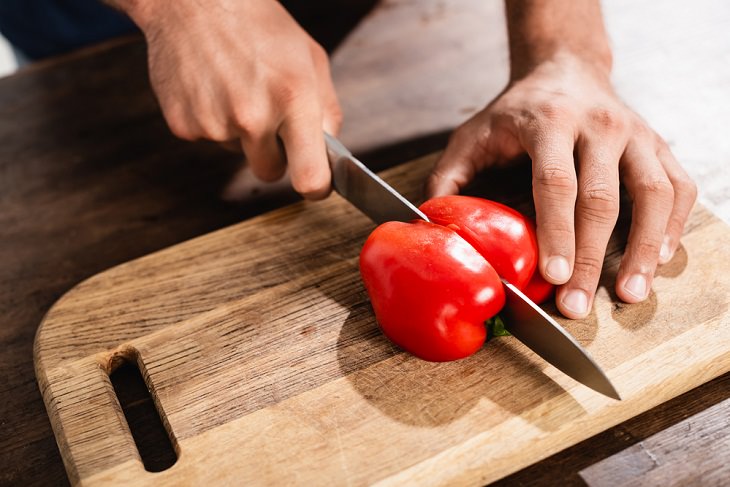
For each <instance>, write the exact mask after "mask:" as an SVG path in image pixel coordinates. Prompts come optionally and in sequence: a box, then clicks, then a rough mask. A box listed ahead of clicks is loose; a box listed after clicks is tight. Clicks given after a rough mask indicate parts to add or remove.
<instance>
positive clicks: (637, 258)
mask: <svg viewBox="0 0 730 487" xmlns="http://www.w3.org/2000/svg"><path fill="white" fill-rule="evenodd" d="M510 3H511V2H508V6H509V4H510ZM537 3H539V2H537ZM575 4H584V2H576V3H575ZM552 5H554V6H555V7H558V8H559V6H557V5H555V4H554V3H553V4H552ZM599 19H600V16H599ZM523 20H524V18H523ZM574 25H575V24H574ZM533 27H534V26H533ZM522 47H523V48H524V46H522ZM518 50H519V49H518ZM513 56H514V50H513ZM526 58H531V59H530V60H529V61H528V63H527V64H528V66H529V67H525V65H524V64H522V65H516V64H515V63H516V60H513V79H512V81H511V82H510V85H509V86H508V87H507V89H506V90H505V91H504V92H503V93H502V94H501V95H500V96H499V97H498V98H497V99H496V100H494V101H493V102H492V103H490V104H489V105H488V106H487V107H486V108H485V109H484V110H483V111H481V112H480V113H478V114H477V115H475V116H474V117H473V118H471V119H470V120H468V121H467V122H466V123H464V124H463V125H462V126H461V127H459V128H458V129H457V130H456V131H455V132H454V134H453V135H452V137H451V140H450V142H449V145H448V147H447V149H446V151H445V152H444V154H443V156H442V157H441V159H440V160H439V161H438V163H437V165H436V167H435V169H434V171H433V173H432V175H431V178H430V180H429V182H428V186H427V193H428V195H429V196H436V195H443V194H453V193H457V192H458V191H459V190H460V189H461V188H462V187H463V186H464V185H465V184H467V183H468V182H469V181H470V180H471V179H472V178H473V176H474V174H475V172H477V171H479V170H481V169H484V168H485V167H488V166H490V165H495V164H503V163H505V162H507V161H510V160H512V159H514V158H516V157H517V156H519V155H520V154H524V153H527V154H528V155H529V156H530V158H531V159H532V170H533V196H534V200H535V209H536V215H537V216H536V218H537V234H538V243H539V247H540V261H539V269H540V272H541V273H542V275H543V277H545V279H547V280H548V281H550V282H552V283H554V284H564V285H563V286H561V288H560V289H559V290H558V292H557V295H556V301H557V305H558V308H559V309H560V311H561V312H562V313H563V314H564V315H565V316H567V317H570V318H581V317H584V316H586V315H587V314H588V312H589V310H590V308H591V305H592V302H593V297H594V294H595V290H596V287H597V285H598V279H599V276H600V273H601V267H602V265H603V258H604V255H605V251H606V246H607V243H608V239H609V236H610V234H611V231H612V230H613V227H614V225H615V223H616V218H617V216H618V210H619V181H623V183H624V185H625V186H626V189H627V190H628V192H629V194H630V196H631V197H632V199H633V202H634V207H633V221H632V226H631V230H630V233H629V240H628V244H627V248H626V253H625V254H624V257H623V259H622V261H621V266H620V269H619V272H618V275H617V278H616V279H617V281H616V293H617V294H618V296H619V297H620V298H621V299H622V300H624V301H626V302H638V301H642V300H643V299H645V298H646V297H647V296H648V294H649V290H650V289H651V283H652V279H653V276H654V271H655V269H656V265H657V262H662V263H663V262H667V261H668V260H669V259H670V258H671V257H672V255H673V253H674V252H675V250H676V248H677V246H678V244H679V238H680V236H681V234H682V230H683V228H684V224H685V221H686V220H687V217H688V215H689V212H690V210H691V209H692V206H693V204H694V201H695V198H696V188H695V185H694V183H693V182H692V181H691V180H690V179H689V177H688V176H687V174H686V173H685V171H684V170H683V169H682V168H681V167H680V165H679V164H678V163H677V161H676V159H675V158H674V156H673V155H672V153H671V151H670V150H669V148H668V147H667V144H666V142H664V140H662V138H661V137H659V136H658V135H657V134H656V133H655V132H654V131H653V130H651V129H650V128H649V127H648V126H647V125H646V123H645V122H644V121H643V120H642V119H641V118H640V117H639V116H638V115H636V114H635V113H634V112H633V111H631V110H630V109H629V108H627V107H626V106H625V105H624V104H623V103H622V102H621V101H620V100H619V99H618V98H617V96H616V95H615V93H614V92H613V89H612V88H611V84H610V82H609V71H610V67H608V68H607V66H606V65H602V64H601V63H599V62H596V61H595V60H586V57H585V56H581V55H574V54H573V53H570V52H569V51H563V52H550V53H549V54H548V55H546V56H543V55H542V54H540V53H538V55H537V56H535V53H534V52H531V53H529V55H528V56H526ZM534 58H541V59H539V61H537V62H534ZM524 59H525V58H523V60H524ZM609 64H610V63H609Z"/></svg>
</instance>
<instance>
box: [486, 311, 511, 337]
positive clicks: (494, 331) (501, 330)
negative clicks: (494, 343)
mask: <svg viewBox="0 0 730 487" xmlns="http://www.w3.org/2000/svg"><path fill="white" fill-rule="evenodd" d="M484 325H485V326H486V327H487V341H489V340H491V339H492V338H494V337H506V336H511V333H510V332H508V331H507V328H506V327H505V326H504V321H502V317H501V316H499V315H494V316H492V317H491V318H489V319H488V320H487V321H485V322H484Z"/></svg>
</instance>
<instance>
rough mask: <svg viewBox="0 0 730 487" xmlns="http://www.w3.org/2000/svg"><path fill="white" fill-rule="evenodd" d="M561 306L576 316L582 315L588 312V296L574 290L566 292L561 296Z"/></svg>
mask: <svg viewBox="0 0 730 487" xmlns="http://www.w3.org/2000/svg"><path fill="white" fill-rule="evenodd" d="M563 306H565V307H566V308H567V309H568V310H569V311H572V312H573V313H575V314H577V315H584V314H585V313H586V311H587V310H588V296H587V295H586V293H584V292H583V291H578V290H576V289H574V290H572V291H568V292H567V293H565V296H563Z"/></svg>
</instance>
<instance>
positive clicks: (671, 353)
mask: <svg viewBox="0 0 730 487" xmlns="http://www.w3.org/2000/svg"><path fill="white" fill-rule="evenodd" d="M433 160H434V158H433V157H428V158H425V159H423V160H418V161H415V162H413V163H409V164H407V165H403V166H399V167H397V168H395V169H392V170H389V171H388V172H387V173H386V178H387V179H388V180H390V181H392V182H393V183H394V185H395V186H396V187H397V188H398V189H400V190H401V191H403V192H404V193H405V194H406V195H407V196H408V197H410V198H412V199H414V200H417V199H418V198H419V195H420V187H421V184H422V181H423V179H424V177H425V175H426V173H427V171H428V168H429V167H430V165H431V164H432V162H433ZM490 177H491V178H492V180H490V181H489V182H485V181H481V182H480V183H478V184H476V185H475V187H474V188H473V189H472V194H482V195H486V196H490V197H493V198H498V197H499V196H500V195H499V194H497V193H493V192H490V191H491V188H500V190H503V191H504V193H505V194H510V193H511V192H512V188H510V185H514V186H515V187H523V188H524V187H525V186H524V181H521V180H520V178H524V177H529V172H526V171H522V172H520V171H513V172H510V173H506V174H505V175H503V180H502V181H495V180H494V178H495V177H496V176H494V175H492V176H490ZM495 183H497V184H495ZM512 194H514V193H512ZM503 201H504V200H503ZM506 201H508V202H511V203H512V204H516V206H518V207H520V208H523V209H525V208H529V203H527V201H526V199H523V200H511V201H510V200H506ZM620 222H621V223H620V226H621V228H622V229H623V230H620V231H619V232H617V234H616V235H615V238H614V240H613V241H612V243H611V246H610V248H609V254H608V257H607V262H606V272H605V275H604V281H603V284H604V285H609V287H602V288H601V289H600V290H599V292H598V295H597V299H596V304H595V309H594V311H593V313H592V314H591V315H590V317H589V318H588V319H587V320H583V321H572V322H568V321H563V322H564V323H565V325H566V327H567V329H568V330H569V331H570V332H571V333H573V334H574V335H575V336H576V338H577V339H578V340H579V341H580V342H581V343H582V344H583V345H585V346H586V347H587V348H588V350H589V351H590V352H591V353H592V354H593V356H594V357H595V358H596V360H597V361H598V362H599V363H600V364H601V365H602V366H603V367H604V368H605V370H606V371H607V373H608V375H609V377H610V378H611V379H612V381H613V382H614V384H615V385H616V387H617V389H618V391H619V392H620V393H621V395H622V397H624V401H622V402H616V401H613V400H610V399H608V398H606V397H603V396H601V395H599V394H597V393H595V392H593V391H591V390H589V389H587V388H585V387H584V386H581V385H579V384H577V383H575V382H573V381H572V380H571V379H569V378H567V377H565V376H563V375H562V374H560V373H559V372H558V371H556V370H555V369H554V368H552V367H551V366H548V365H546V364H545V363H543V362H542V361H541V360H539V359H538V358H537V357H536V356H534V355H533V354H532V353H531V352H529V351H528V350H526V349H525V348H524V347H523V346H521V345H520V344H519V343H517V342H516V341H515V340H514V339H509V338H507V339H499V340H496V341H494V342H492V343H490V344H488V345H487V346H486V347H485V348H484V349H483V350H482V351H480V352H479V353H477V354H475V355H474V356H472V357H470V358H468V359H465V360H462V361H458V362H452V363H444V364H432V363H428V362H423V361H420V360H418V359H415V358H413V357H410V356H408V355H405V354H403V353H401V352H399V351H398V350H396V349H394V348H393V346H391V345H390V344H389V343H388V342H387V340H386V339H385V338H383V336H382V335H381V334H380V332H379V331H378V329H377V326H376V324H375V321H374V317H373V314H372V312H371V309H370V307H369V304H368V301H367V296H366V294H365V292H364V290H363V287H362V285H361V283H360V279H359V274H358V270H357V256H358V253H359V249H360V246H361V245H362V242H363V241H364V239H365V237H366V236H367V234H368V233H369V231H371V230H372V228H373V227H372V224H371V223H370V222H369V221H368V220H367V219H366V218H365V217H364V216H362V215H360V214H359V213H358V212H357V211H356V210H354V209H353V208H351V207H350V206H349V205H348V204H347V203H346V202H345V201H343V200H341V199H340V198H339V197H336V196H335V197H332V198H331V199H329V200H327V201H325V202H322V203H317V204H309V203H298V204H295V205H293V206H290V207H286V208H283V209H281V210H277V211H275V212H272V213H269V214H265V215H262V216H260V217H257V218H254V219H252V220H249V221H246V222H243V223H240V224H237V225H234V226H232V227H229V228H226V229H223V230H219V231H217V232H214V233H212V234H209V235H206V236H203V237H200V238H197V239H194V240H191V241H189V242H186V243H183V244H180V245H177V246H175V247H172V248H170V249H167V250H163V251H161V252H157V253H155V254H152V255H150V256H147V257H144V258H141V259H138V260H135V261H132V262H129V263H127V264H124V265H121V266H118V267H116V268H113V269H111V270H109V271H107V272H104V273H102V274H99V275H97V276H95V277H92V278H91V279H89V280H87V281H85V282H83V283H81V284H80V285H79V286H77V287H76V288H74V289H73V290H72V291H70V292H69V293H67V294H66V295H65V296H64V297H63V298H62V299H61V300H60V301H59V302H58V303H56V304H55V305H54V307H53V308H52V309H51V311H50V312H49V313H48V315H47V316H46V318H45V320H44V322H43V324H42V326H41V328H40V329H39V331H38V335H37V338H36V344H35V360H36V373H37V376H38V379H39V383H40V388H41V391H42V393H43V398H44V401H45V403H46V406H47V408H48V412H49V415H50V418H51V423H52V425H53V428H54V431H55V434H56V437H57V440H58V443H59V445H60V449H61V452H62V456H63V458H64V462H65V465H66V468H67V470H68V473H69V476H70V478H71V479H72V481H74V482H76V483H79V482H82V483H85V484H88V485H104V484H111V483H120V482H121V483H125V482H131V481H133V480H134V481H135V482H138V483H140V484H150V485H152V484H155V485H179V484H180V483H181V482H185V483H190V484H194V483H200V482H203V481H207V482H223V481H230V482H236V483H244V484H248V483H254V484H260V483H269V484H272V483H273V484H282V483H296V484H311V483H313V482H318V483H321V482H322V481H327V482H331V483H335V484H351V485H361V484H366V483H381V484H383V485H391V484H404V483H410V484H418V485H423V484H426V485H437V484H449V485H453V484H472V485H473V484H480V483H485V482H489V481H491V480H495V479H498V478H500V477H502V476H504V475H507V474H509V473H511V472H514V471H516V470H518V469H520V468H522V467H524V466H526V465H529V464H531V463H533V462H536V461H538V460H540V459H542V458H545V457H546V456H548V455H550V454H552V453H555V452H557V451H559V450H561V449H563V448H565V447H567V446H569V445H572V444H574V443H576V442H578V441H581V440H583V439H585V438H588V437H590V436H592V435H594V434H596V433H598V432H600V431H602V430H604V429H606V428H608V427H610V426H613V425H615V424H618V423H620V422H622V421H624V420H626V419H627V418H630V417H632V416H634V415H636V414H638V413H640V412H642V411H645V410H647V409H649V408H651V407H653V406H655V405H657V404H660V403H661V402H663V401H666V400H668V399H669V398H671V397H674V396H676V395H678V394H681V393H682V392H684V391H687V390H689V389H691V388H693V387H695V386H697V385H699V384H702V383H703V382H706V381H708V380H710V379H711V378H713V377H716V376H718V375H720V374H723V373H724V372H726V371H728V370H729V369H730V345H728V344H729V343H730V326H728V325H729V324H730V319H729V315H728V295H729V294H730V293H729V291H730V273H728V272H727V262H728V261H729V260H730V249H729V248H728V247H727V245H726V242H727V239H728V236H730V229H729V228H728V226H727V225H726V224H725V223H723V222H721V221H720V220H718V219H717V218H715V217H713V216H712V215H711V214H709V213H708V212H707V211H706V210H704V209H702V208H701V207H698V208H696V209H695V211H694V213H693V214H692V217H691V221H690V224H689V225H688V227H687V234H686V235H685V237H684V239H683V247H682V249H681V250H680V251H679V252H678V254H677V255H676V257H675V258H674V260H673V261H672V262H670V263H668V264H667V265H665V266H664V267H662V268H661V269H660V271H659V275H658V277H657V279H656V280H655V292H653V293H652V294H651V297H650V298H649V300H648V301H647V302H645V303H642V304H638V305H622V304H620V303H617V302H615V301H613V298H612V292H611V291H610V286H611V285H612V276H613V275H614V274H615V271H616V268H617V265H618V258H619V255H620V248H621V245H622V240H623V238H624V235H625V226H626V223H627V222H626V219H625V215H624V217H623V218H622V219H621V220H620ZM120 357H132V358H134V359H136V360H137V361H138V363H139V365H140V368H141V369H142V371H143V375H144V376H145V379H146V380H147V382H148V387H149V388H150V390H151V391H152V393H153V395H154V397H155V400H156V402H157V405H158V407H159V409H160V412H161V415H162V416H163V419H164V421H165V424H166V426H167V427H168V428H169V431H170V434H171V436H172V438H173V443H174V444H175V445H176V448H177V450H178V452H179V459H178V461H177V463H176V464H175V465H174V466H173V467H171V468H170V469H168V470H166V471H165V472H162V473H156V474H151V473H147V472H145V471H144V469H143V466H142V463H141V462H140V460H139V457H138V454H137V452H136V449H135V447H134V444H133V441H132V439H131V436H130V433H129V431H128V429H127V426H126V425H125V422H124V419H123V416H122V415H121V412H120V409H119V406H118V404H117V402H116V399H115V398H114V395H113V390H112V388H111V386H110V384H109V381H108V378H107V373H108V372H109V371H110V370H112V369H113V367H114V366H115V365H116V364H118V363H119V358H120Z"/></svg>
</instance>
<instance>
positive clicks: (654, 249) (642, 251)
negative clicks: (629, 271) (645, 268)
mask: <svg viewBox="0 0 730 487" xmlns="http://www.w3.org/2000/svg"><path fill="white" fill-rule="evenodd" d="M660 248H661V242H660V241H659V240H658V239H656V238H650V237H648V236H641V237H639V238H638V239H637V241H636V242H634V243H633V244H632V245H631V250H632V253H633V254H634V255H635V256H636V257H637V258H638V259H639V260H640V261H643V262H648V261H650V260H652V259H653V260H656V258H657V256H658V255H659V249H660Z"/></svg>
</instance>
